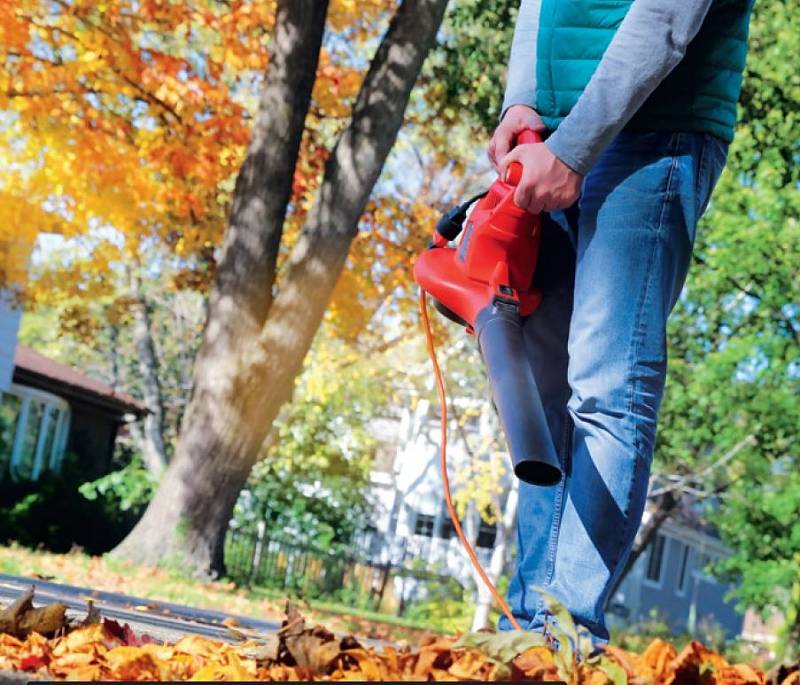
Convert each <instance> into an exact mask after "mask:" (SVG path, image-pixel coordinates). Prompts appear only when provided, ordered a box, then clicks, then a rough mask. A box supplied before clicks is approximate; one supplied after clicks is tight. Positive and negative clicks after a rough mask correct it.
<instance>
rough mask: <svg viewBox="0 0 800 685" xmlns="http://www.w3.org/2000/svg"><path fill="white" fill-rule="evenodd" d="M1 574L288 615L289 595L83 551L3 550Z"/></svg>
mask: <svg viewBox="0 0 800 685" xmlns="http://www.w3.org/2000/svg"><path fill="white" fill-rule="evenodd" d="M0 572H2V573H9V574H12V575H19V576H25V577H33V578H37V577H38V578H42V579H44V580H51V581H53V582H56V583H66V584H68V585H77V586H81V587H91V588H92V589H94V590H105V591H108V592H119V593H123V594H128V595H135V596H138V597H145V598H147V599H154V600H162V601H167V602H176V603H178V604H186V605H188V606H193V607H197V608H199V609H213V610H217V611H224V612H226V613H230V614H239V615H241V616H252V617H255V618H260V619H265V620H275V621H280V620H281V617H282V616H283V600H284V597H285V595H284V596H282V597H278V595H277V593H276V595H275V598H273V597H272V596H269V595H267V594H266V593H265V592H263V591H261V590H259V589H255V588H254V589H247V588H242V587H237V586H236V585H235V584H234V583H232V582H229V581H224V580H218V581H210V582H203V581H200V580H195V579H192V578H187V576H186V574H185V573H181V572H180V571H171V570H169V569H163V568H150V567H144V566H135V565H133V564H129V563H127V562H123V561H117V560H113V559H111V558H109V557H108V556H103V557H97V556H89V555H88V554H83V553H82V552H80V551H77V550H76V551H73V552H70V553H69V554H56V553H52V552H47V551H44V550H31V549H28V548H26V547H22V546H20V545H13V544H12V545H9V546H2V547H0ZM303 613H304V614H305V615H306V616H307V617H308V618H309V619H310V620H313V621H316V622H319V623H324V624H325V625H326V626H328V627H329V628H330V629H331V630H334V631H336V632H337V633H357V634H358V635H364V636H367V637H371V638H376V639H382V640H391V641H397V640H408V641H410V642H414V641H417V640H419V638H420V636H421V635H422V634H423V633H425V632H426V630H423V629H422V628H418V627H414V626H412V625H410V624H409V622H407V621H403V620H401V619H396V618H394V617H392V616H388V615H384V614H377V613H375V612H370V611H359V610H355V609H352V608H350V607H346V606H344V605H335V604H333V603H328V602H319V601H315V600H311V602H310V603H309V602H304V603H303ZM426 628H427V629H428V632H433V631H430V630H429V627H426ZM465 628H466V624H465ZM435 632H441V631H435Z"/></svg>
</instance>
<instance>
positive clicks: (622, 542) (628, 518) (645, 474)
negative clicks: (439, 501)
mask: <svg viewBox="0 0 800 685" xmlns="http://www.w3.org/2000/svg"><path fill="white" fill-rule="evenodd" d="M752 6H753V0H682V1H681V2H675V1H674V0H522V2H521V5H520V10H519V14H518V17H517V23H516V27H515V31H514V38H513V41H512V47H511V56H510V62H509V69H508V82H507V88H506V93H505V100H504V103H503V114H502V117H501V121H500V124H499V125H498V127H497V129H496V131H495V132H494V135H493V137H492V140H491V143H490V145H489V150H488V153H489V157H490V159H491V160H492V162H493V163H494V164H495V166H496V168H497V170H498V173H499V174H501V175H502V174H504V173H505V170H506V168H507V167H508V165H509V164H510V163H511V162H512V161H518V162H521V163H522V165H523V168H524V171H523V174H522V178H521V181H520V182H519V184H518V187H517V189H516V191H515V196H514V197H515V202H516V203H517V204H518V205H519V206H521V207H525V208H527V209H528V210H530V211H531V212H534V213H538V212H543V221H542V226H543V228H542V248H541V254H540V257H539V263H538V266H537V272H536V276H535V280H536V282H537V283H538V285H539V287H541V288H542V290H543V292H544V297H543V301H542V304H541V306H540V308H539V309H538V310H537V311H536V312H535V313H534V314H533V315H532V316H531V317H529V319H528V320H527V321H526V323H525V340H526V346H527V350H528V353H529V359H530V363H531V365H532V368H533V370H534V375H535V377H536V380H537V383H538V385H539V389H540V392H541V394H542V397H543V401H544V404H545V411H546V414H547V418H548V427H549V430H550V433H551V436H552V439H553V441H554V444H555V445H556V447H557V451H558V454H559V459H560V460H561V462H562V468H563V470H564V473H565V476H564V477H563V478H562V480H561V482H560V483H559V484H558V485H557V486H554V487H550V488H542V487H537V486H534V485H528V484H525V483H520V494H519V514H518V526H517V529H518V531H517V532H518V540H517V543H518V551H517V564H516V570H515V573H514V575H513V576H512V578H511V582H510V587H509V590H508V601H509V605H510V606H511V609H512V612H513V614H514V616H515V618H516V619H517V620H518V622H519V623H520V625H521V626H522V627H523V628H524V629H528V630H540V631H541V630H545V626H546V624H547V621H548V608H547V603H546V601H545V600H544V599H543V596H541V595H540V594H539V593H538V592H537V588H542V589H544V590H546V591H547V592H548V593H550V594H551V595H554V596H555V597H556V599H557V600H559V601H560V602H561V603H562V604H563V605H564V606H566V608H567V609H568V610H569V611H570V612H571V614H572V616H573V617H574V619H575V621H576V622H577V623H578V624H580V625H582V626H585V628H586V629H588V631H590V633H591V635H592V638H593V640H594V641H595V642H596V643H598V644H603V643H604V642H606V641H607V640H608V637H609V634H608V629H607V627H606V621H605V615H604V606H605V604H606V602H607V601H608V599H609V594H610V592H611V590H612V588H613V587H614V585H615V583H616V581H617V579H618V578H619V576H620V574H621V572H622V569H623V568H624V566H625V562H626V559H627V557H628V556H629V553H630V550H631V548H632V546H633V542H634V539H635V536H636V532H637V529H638V527H639V524H640V522H641V519H642V515H643V512H644V507H645V501H646V496H647V487H648V478H649V472H650V464H651V460H652V456H653V449H654V442H655V434H656V419H657V414H658V409H659V404H660V401H661V397H662V393H663V390H664V382H665V376H666V368H667V350H666V322H667V317H668V315H669V313H670V311H671V310H672V308H673V306H674V305H675V303H676V300H677V299H678V297H679V295H680V291H681V288H682V286H683V282H684V279H685V277H686V273H687V270H688V268H689V262H690V259H691V252H692V245H693V242H694V239H695V232H696V229H697V223H698V219H699V218H700V216H701V215H702V214H703V212H704V210H705V208H706V206H707V204H708V202H709V197H710V195H711V191H712V189H713V188H714V185H715V183H716V181H717V179H718V177H719V175H720V173H721V171H722V168H723V166H724V164H725V159H726V154H727V147H728V143H729V142H730V141H731V139H732V138H733V127H734V123H735V119H736V103H737V100H738V98H739V93H740V89H741V82H742V72H743V69H744V65H745V58H746V53H747V33H748V25H749V19H750V14H751V11H752ZM526 128H531V129H535V130H538V131H541V132H542V133H543V135H544V136H545V142H544V143H538V144H525V145H519V146H516V147H514V146H513V144H514V140H515V136H516V135H517V134H518V133H519V132H520V131H522V130H523V129H526ZM499 628H501V629H510V628H511V625H510V622H509V621H508V619H507V618H505V617H501V619H500V623H499Z"/></svg>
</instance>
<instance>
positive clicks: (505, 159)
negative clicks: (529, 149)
mask: <svg viewBox="0 0 800 685" xmlns="http://www.w3.org/2000/svg"><path fill="white" fill-rule="evenodd" d="M519 152H520V148H518V147H515V148H514V149H513V150H511V151H510V152H508V151H506V154H504V155H501V154H500V149H499V147H497V148H495V153H496V154H497V159H498V160H499V161H498V163H497V175H498V176H499V177H500V178H505V177H506V170H507V169H508V165H509V164H511V162H516V161H517V157H519Z"/></svg>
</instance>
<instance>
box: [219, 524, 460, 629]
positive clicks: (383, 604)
mask: <svg viewBox="0 0 800 685" xmlns="http://www.w3.org/2000/svg"><path fill="white" fill-rule="evenodd" d="M426 544H429V543H427V542H426V541H419V540H413V539H406V538H396V539H390V540H387V539H386V538H385V537H383V536H380V535H378V534H376V533H371V532H365V533H362V534H360V535H358V536H357V537H356V539H355V540H353V541H352V543H351V544H349V545H347V546H346V548H342V547H340V548H338V549H334V550H323V549H317V548H314V547H313V546H310V545H303V544H298V543H296V542H295V541H291V540H287V539H283V538H280V537H277V536H270V535H267V534H265V533H264V531H263V529H261V530H253V529H250V530H242V529H230V530H229V531H228V535H227V537H226V540H225V566H226V570H227V573H228V576H229V577H230V578H231V579H232V580H234V581H235V582H237V583H239V584H242V585H249V586H252V587H262V588H266V589H272V590H279V591H282V592H285V593H286V594H287V595H295V596H302V597H305V598H308V599H314V598H317V599H329V600H333V601H338V602H342V603H345V604H347V605H348V606H352V607H358V608H363V609H372V610H374V611H384V612H392V613H395V614H397V615H398V616H401V615H402V614H403V612H404V610H405V608H406V607H407V606H408V604H409V602H411V601H414V600H416V599H420V598H423V597H425V596H426V595H429V594H430V593H431V592H433V593H436V594H441V593H446V594H448V595H449V596H461V595H462V593H463V591H464V589H463V588H462V586H461V585H460V584H459V583H458V582H456V581H455V580H454V579H453V578H452V576H450V575H447V574H444V573H441V572H438V571H437V570H435V569H434V570H431V568H430V565H429V564H427V563H426V562H425V559H426V558H427V555H426V551H427V550H426V549H425V546H426Z"/></svg>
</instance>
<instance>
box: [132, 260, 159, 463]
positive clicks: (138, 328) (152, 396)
mask: <svg viewBox="0 0 800 685" xmlns="http://www.w3.org/2000/svg"><path fill="white" fill-rule="evenodd" d="M131 288H132V291H133V305H132V312H133V343H134V346H135V348H136V358H137V362H138V365H139V376H140V378H141V384H142V398H143V400H144V404H145V406H146V407H147V414H146V415H145V417H144V420H143V422H142V423H143V425H142V429H141V431H139V430H136V431H134V435H135V436H137V437H138V440H137V441H138V442H139V444H140V446H141V448H142V461H144V465H145V467H146V468H147V470H148V471H150V473H152V474H153V475H154V476H156V477H160V476H161V474H162V472H163V471H164V469H165V468H166V467H167V451H166V449H165V447H164V397H163V394H162V392H161V383H160V381H159V380H158V374H159V368H158V367H159V363H158V357H157V356H156V351H155V346H154V345H153V335H152V331H151V328H150V314H149V312H148V310H147V301H146V300H145V298H144V295H143V293H142V290H141V285H140V283H139V280H138V278H137V277H136V276H134V277H132V279H131Z"/></svg>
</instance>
